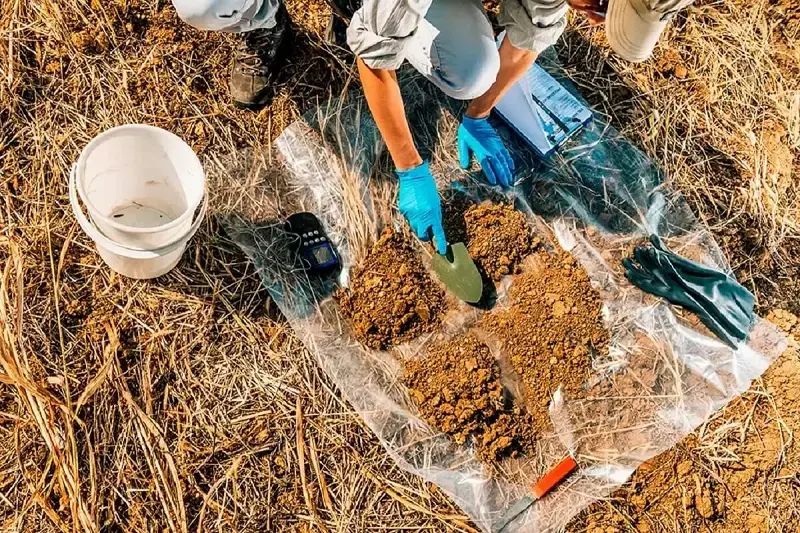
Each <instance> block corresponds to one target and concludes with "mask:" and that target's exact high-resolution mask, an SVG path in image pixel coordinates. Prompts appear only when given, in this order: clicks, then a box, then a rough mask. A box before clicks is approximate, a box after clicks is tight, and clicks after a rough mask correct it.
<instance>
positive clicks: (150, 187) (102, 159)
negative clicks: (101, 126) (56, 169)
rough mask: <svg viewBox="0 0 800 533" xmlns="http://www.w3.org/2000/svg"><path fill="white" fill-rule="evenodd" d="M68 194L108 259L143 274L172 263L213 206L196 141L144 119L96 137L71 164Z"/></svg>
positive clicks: (164, 270)
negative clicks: (187, 140)
mask: <svg viewBox="0 0 800 533" xmlns="http://www.w3.org/2000/svg"><path fill="white" fill-rule="evenodd" d="M69 194H70V203H71V204H72V210H73V212H74V214H75V217H76V218H77V219H78V223H79V224H80V226H81V228H82V229H83V231H84V232H86V234H87V235H89V237H91V238H92V240H93V241H94V242H95V244H96V245H97V251H98V253H99V254H100V257H101V258H102V259H103V261H105V263H106V264H107V265H108V266H109V267H111V268H112V269H113V270H115V271H116V272H119V273H120V274H122V275H124V276H128V277H131V278H136V279H151V278H155V277H158V276H161V275H164V274H166V273H167V272H169V271H170V270H172V269H173V268H174V267H175V265H177V264H178V261H180V258H181V255H183V252H184V250H185V249H186V245H187V243H188V241H189V239H191V238H192V237H193V236H194V234H195V233H196V232H197V230H198V229H199V227H200V224H201V223H202V221H203V218H204V216H205V213H206V210H207V207H208V198H207V195H206V194H205V173H204V172H203V168H202V165H201V164H200V161H199V159H198V158H197V156H196V155H195V154H194V152H193V151H192V149H191V148H190V147H189V146H188V145H187V144H186V143H184V142H183V141H182V140H181V139H180V138H179V137H177V136H176V135H174V134H172V133H170V132H168V131H165V130H162V129H159V128H155V127H153V126H145V125H128V126H120V127H118V128H114V129H112V130H109V131H107V132H105V133H103V134H102V135H100V136H98V137H96V138H95V139H93V140H92V142H90V143H89V144H88V145H87V146H86V148H85V149H84V150H83V152H82V153H81V155H80V157H79V159H78V163H77V164H76V165H75V166H73V168H72V172H71V173H70V179H69ZM79 197H80V200H81V201H82V202H83V204H84V205H85V206H86V209H87V211H88V212H89V215H90V217H91V221H90V220H89V219H88V218H87V217H86V215H85V214H84V212H83V210H82V208H81V205H80V202H79V201H78V200H79ZM201 202H203V203H202V207H201V209H200V211H199V213H197V215H196V216H195V218H194V220H193V219H192V216H193V215H194V214H195V212H196V210H197V207H198V206H200V203H201Z"/></svg>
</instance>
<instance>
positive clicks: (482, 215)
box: [443, 195, 540, 281]
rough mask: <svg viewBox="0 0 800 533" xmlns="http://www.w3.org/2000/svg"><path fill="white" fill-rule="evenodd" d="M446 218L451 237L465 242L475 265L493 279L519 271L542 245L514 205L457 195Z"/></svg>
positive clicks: (446, 207)
mask: <svg viewBox="0 0 800 533" xmlns="http://www.w3.org/2000/svg"><path fill="white" fill-rule="evenodd" d="M443 217H444V225H445V231H446V232H447V237H448V240H449V241H450V242H464V243H465V244H466V246H467V250H469V254H470V256H471V257H472V259H473V260H474V261H475V264H476V265H478V268H479V269H480V270H482V271H483V272H484V273H485V274H486V276H487V277H488V278H489V279H491V280H492V281H500V279H501V278H502V277H503V276H506V275H508V274H516V273H518V272H519V270H520V265H521V264H522V261H523V259H525V258H526V257H527V256H529V255H530V254H531V253H532V252H533V251H534V250H536V248H538V246H539V244H540V241H539V239H537V238H536V237H535V236H534V235H533V233H532V232H531V228H530V226H529V225H528V220H527V219H526V218H525V215H523V214H522V213H520V212H519V211H517V210H516V209H514V206H512V205H510V204H505V203H490V202H484V203H481V204H476V203H474V202H473V201H472V200H470V199H468V198H466V197H465V196H463V195H456V196H455V197H453V198H452V199H451V200H450V201H448V202H446V203H445V205H444V206H443Z"/></svg>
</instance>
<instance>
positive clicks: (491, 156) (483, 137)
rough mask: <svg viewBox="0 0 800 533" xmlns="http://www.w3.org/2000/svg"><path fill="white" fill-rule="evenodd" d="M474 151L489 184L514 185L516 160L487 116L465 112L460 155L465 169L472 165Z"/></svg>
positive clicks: (462, 122) (459, 135)
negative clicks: (470, 115) (469, 115)
mask: <svg viewBox="0 0 800 533" xmlns="http://www.w3.org/2000/svg"><path fill="white" fill-rule="evenodd" d="M473 153H474V154H475V157H476V158H477V159H478V163H480V164H481V169H482V170H483V173H484V175H486V179H487V180H489V183H490V184H492V185H501V186H502V187H508V186H509V185H513V184H514V160H513V159H511V154H509V153H508V150H507V149H506V145H505V144H503V141H502V139H500V136H499V135H497V132H496V131H494V128H493V127H492V126H491V124H489V120H488V118H470V117H468V116H466V115H464V117H463V118H462V119H461V126H459V127H458V158H459V160H460V162H461V168H463V169H464V170H466V169H467V168H469V161H470V156H471V155H472V154H473Z"/></svg>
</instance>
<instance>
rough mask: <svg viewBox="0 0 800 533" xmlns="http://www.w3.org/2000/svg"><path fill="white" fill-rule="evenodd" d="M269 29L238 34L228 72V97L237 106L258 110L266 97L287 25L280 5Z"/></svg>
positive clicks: (283, 10)
mask: <svg viewBox="0 0 800 533" xmlns="http://www.w3.org/2000/svg"><path fill="white" fill-rule="evenodd" d="M275 19H276V24H275V26H274V27H272V28H261V29H258V30H253V31H248V32H245V33H243V34H241V36H240V38H241V43H240V44H239V46H238V47H237V49H236V57H235V58H234V60H233V71H232V72H231V83H230V86H231V87H230V88H231V97H232V98H233V103H234V105H236V106H238V107H244V108H251V107H258V106H261V105H263V104H264V103H266V101H267V99H268V98H269V88H270V84H269V81H270V77H271V76H270V75H271V74H272V71H273V67H274V66H275V63H276V62H277V59H278V55H279V54H278V53H279V51H280V50H281V45H282V44H283V42H284V40H285V38H286V34H287V33H289V29H288V28H289V22H288V19H289V17H288V15H287V14H286V9H285V8H284V7H283V5H281V8H280V11H278V14H277V16H276V17H275Z"/></svg>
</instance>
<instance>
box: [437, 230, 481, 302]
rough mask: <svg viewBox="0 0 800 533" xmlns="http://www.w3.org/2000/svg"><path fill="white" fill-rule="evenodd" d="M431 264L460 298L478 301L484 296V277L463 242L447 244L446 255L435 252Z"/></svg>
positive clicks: (440, 277) (446, 284) (443, 281)
mask: <svg viewBox="0 0 800 533" xmlns="http://www.w3.org/2000/svg"><path fill="white" fill-rule="evenodd" d="M431 266H432V267H433V270H434V272H436V275H437V276H439V279H440V280H441V281H442V283H444V284H445V286H446V287H447V288H448V289H450V290H451V291H452V292H453V294H455V295H456V297H457V298H458V299H459V300H463V301H465V302H468V303H472V304H474V303H478V302H480V301H481V296H483V278H481V273H480V272H478V267H477V266H475V262H474V261H473V260H472V258H471V257H470V255H469V252H468V251H467V247H466V246H465V245H464V243H463V242H457V243H455V244H451V245H448V246H447V253H446V254H445V255H440V254H437V253H436V252H434V253H433V257H432V258H431Z"/></svg>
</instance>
